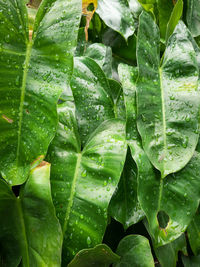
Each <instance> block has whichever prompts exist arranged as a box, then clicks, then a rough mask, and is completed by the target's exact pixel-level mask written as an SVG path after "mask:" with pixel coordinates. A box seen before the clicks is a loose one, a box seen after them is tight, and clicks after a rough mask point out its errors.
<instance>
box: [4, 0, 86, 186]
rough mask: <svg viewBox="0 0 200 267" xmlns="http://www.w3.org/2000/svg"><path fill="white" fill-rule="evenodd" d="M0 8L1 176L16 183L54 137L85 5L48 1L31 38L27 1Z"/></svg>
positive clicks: (15, 0) (9, 2) (10, 0)
mask: <svg viewBox="0 0 200 267" xmlns="http://www.w3.org/2000/svg"><path fill="white" fill-rule="evenodd" d="M0 10H1V12H0V20H1V23H0V65H1V67H0V73H1V89H0V90H1V101H0V128H1V133H0V173H1V175H2V176H3V178H4V179H6V180H7V181H8V182H9V183H10V184H12V185H16V184H22V183H23V182H24V181H25V180H26V178H27V176H28V173H29V170H30V164H31V162H32V161H34V160H35V159H36V158H38V157H39V156H40V157H41V155H43V157H44V155H45V154H46V150H47V148H48V145H49V143H50V141H51V140H52V138H53V137H54V135H55V131H56V125H57V112H56V104H57V101H58V98H59V95H60V94H61V92H62V91H63V90H64V89H65V88H66V87H67V83H68V82H69V79H70V77H71V73H72V68H73V52H74V48H75V45H76V36H77V30H78V25H79V21H80V16H81V1H80V0H75V1H73V2H72V1H69V0H68V1H64V0H54V1H53V0H52V1H50V0H44V1H43V2H42V4H41V5H40V8H39V10H38V13H37V16H36V21H35V27H34V31H33V36H32V39H29V33H28V18H27V10H26V6H25V3H24V1H21V0H7V1H0ZM66 36H67V38H66Z"/></svg>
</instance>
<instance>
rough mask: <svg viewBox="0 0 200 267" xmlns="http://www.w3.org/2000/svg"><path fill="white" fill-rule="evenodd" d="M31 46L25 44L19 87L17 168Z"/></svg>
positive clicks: (30, 42) (29, 43) (31, 43)
mask: <svg viewBox="0 0 200 267" xmlns="http://www.w3.org/2000/svg"><path fill="white" fill-rule="evenodd" d="M32 45H33V42H32V41H29V42H28V43H27V49H26V56H25V63H24V70H23V78H22V86H21V98H20V106H19V124H18V126H19V128H18V129H19V130H18V139H17V156H16V161H17V166H18V161H19V155H20V143H21V132H22V119H23V108H24V99H25V92H26V82H27V74H28V70H29V63H30V58H31V51H32Z"/></svg>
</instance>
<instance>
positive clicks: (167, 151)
mask: <svg viewBox="0 0 200 267" xmlns="http://www.w3.org/2000/svg"><path fill="white" fill-rule="evenodd" d="M159 42H160V35H159V30H158V27H157V25H156V24H155V22H154V21H153V19H152V18H151V16H150V15H149V14H147V13H142V15H141V17H140V25H139V32H138V44H137V60H138V68H139V77H138V82H137V109H138V122H137V125H138V130H139V133H140V135H141V137H142V143H143V147H144V150H145V152H146V153H147V155H148V157H149V159H150V161H151V162H152V163H153V165H154V166H155V167H156V168H157V169H158V170H160V172H161V174H162V177H163V178H164V177H165V176H166V175H168V174H169V173H172V172H176V171H178V170H180V169H182V168H183V167H184V166H185V165H186V164H187V163H188V161H189V160H190V159H191V157H192V155H193V153H194V150H195V147H196V145H197V142H198V138H199V134H198V113H199V103H200V101H199V100H200V98H199V91H198V89H197V87H198V75H199V71H198V64H197V59H196V54H195V51H194V49H193V46H192V43H191V42H190V40H189V39H188V38H187V30H186V28H185V26H184V24H183V23H181V22H180V23H179V24H178V26H177V27H176V30H175V32H174V33H173V35H172V36H171V38H170V39H169V41H168V45H167V48H166V51H165V54H164V58H163V61H162V64H161V66H160V52H159Z"/></svg>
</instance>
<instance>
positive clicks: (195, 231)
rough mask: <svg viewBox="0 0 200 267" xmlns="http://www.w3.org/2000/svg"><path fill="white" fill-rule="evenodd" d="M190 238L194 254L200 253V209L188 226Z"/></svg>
mask: <svg viewBox="0 0 200 267" xmlns="http://www.w3.org/2000/svg"><path fill="white" fill-rule="evenodd" d="M187 233H188V239H189V242H190V246H191V248H192V251H193V253H194V255H196V256H197V255H198V254H200V214H199V209H198V211H197V213H196V214H195V216H194V218H193V219H192V221H191V223H190V225H189V226H188V228H187Z"/></svg>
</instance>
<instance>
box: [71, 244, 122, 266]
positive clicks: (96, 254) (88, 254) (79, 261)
mask: <svg viewBox="0 0 200 267" xmlns="http://www.w3.org/2000/svg"><path fill="white" fill-rule="evenodd" d="M119 260H120V257H119V256H118V255H117V254H115V253H113V252H112V250H111V249H110V248H109V247H108V246H106V245H105V244H100V245H97V246H96V247H94V248H89V249H83V250H81V251H80V252H79V253H78V254H76V256H75V257H74V259H73V260H72V261H71V262H70V263H69V264H68V267H91V266H98V267H109V266H110V264H112V263H114V262H117V261H119Z"/></svg>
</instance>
